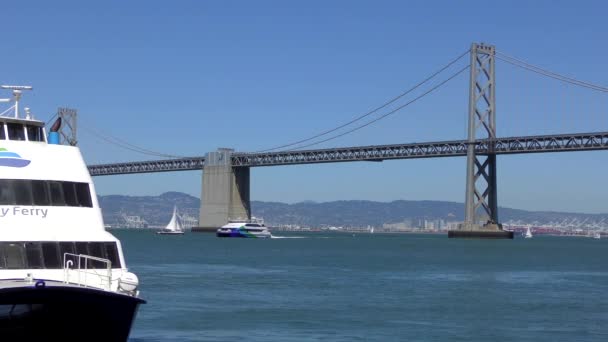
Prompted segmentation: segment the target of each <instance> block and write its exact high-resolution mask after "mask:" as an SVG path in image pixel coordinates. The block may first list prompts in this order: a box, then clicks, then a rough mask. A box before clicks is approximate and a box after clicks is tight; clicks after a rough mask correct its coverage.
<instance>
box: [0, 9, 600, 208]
mask: <svg viewBox="0 0 608 342" xmlns="http://www.w3.org/2000/svg"><path fill="white" fill-rule="evenodd" d="M487 4H488V3H487V2H482V1H407V2H405V1H299V2H295V1H255V2H254V1H171V2H169V1H103V2H102V1H99V2H95V3H93V2H86V3H85V2H82V1H20V2H9V3H6V4H3V10H2V14H1V16H0V18H2V22H3V28H4V34H3V38H4V44H3V51H2V57H1V58H0V60H1V61H2V65H3V68H2V69H0V70H1V71H2V72H1V77H0V82H2V83H15V84H31V85H33V86H34V88H35V91H34V92H33V93H32V94H28V96H27V97H26V98H25V102H26V103H27V105H29V106H30V107H32V110H33V112H34V113H35V114H36V115H37V116H38V117H39V118H41V119H48V118H50V116H51V115H52V114H53V113H54V112H55V111H56V108H57V107H59V106H69V107H73V108H77V109H78V111H79V115H80V117H79V119H80V123H79V145H80V147H81V149H82V152H83V154H84V156H85V160H86V161H87V163H91V164H94V163H105V162H115V161H128V160H146V159H156V157H153V156H146V155H141V154H137V153H134V152H132V151H128V150H125V149H121V148H119V147H117V146H114V145H111V144H107V143H105V142H104V141H102V140H100V139H99V138H98V137H96V136H95V135H94V134H93V133H92V132H93V131H94V132H98V133H102V134H104V135H109V136H113V137H117V138H120V139H122V140H125V141H127V142H129V143H131V144H134V145H138V146H141V147H143V148H146V149H149V150H154V151H158V152H162V153H167V154H173V155H203V154H204V153H205V152H208V151H213V150H215V149H216V148H218V147H232V148H235V149H237V150H239V151H256V150H260V149H264V148H269V147H274V146H276V145H281V144H284V143H290V142H292V141H296V140H299V139H303V138H307V137H310V136H312V135H314V134H316V133H319V132H321V131H323V130H326V129H329V128H333V127H335V126H338V125H340V124H342V123H344V122H347V121H349V120H350V119H352V118H353V117H355V116H357V115H360V114H362V113H365V112H367V111H368V110H370V109H372V108H374V107H375V106H378V105H380V104H382V103H383V102H385V101H386V100H388V99H390V98H392V97H393V96H395V95H397V94H399V93H401V92H402V91H403V90H405V89H408V88H409V87H411V86H412V85H414V84H416V83H417V82H419V81H420V80H422V79H424V78H425V77H427V76H428V75H430V74H431V73H432V72H433V71H435V70H437V69H438V68H440V67H441V66H443V65H444V64H446V63H447V62H448V61H450V60H451V59H453V58H454V57H456V56H457V55H459V54H460V53H462V52H464V51H465V50H466V49H468V48H469V46H470V44H471V43H472V42H486V43H490V44H494V45H496V47H497V49H498V50H499V51H501V52H503V53H506V54H508V55H512V56H515V57H518V58H521V59H524V60H526V61H528V62H530V63H532V64H536V65H539V66H542V67H545V68H547V69H550V70H553V71H556V72H560V73H562V74H565V75H568V76H573V77H576V78H580V79H583V80H587V81H590V82H594V83H598V84H608V69H607V68H606V66H605V65H606V59H607V58H606V57H607V55H608V51H607V49H608V48H607V45H606V44H605V39H606V32H608V27H607V26H608V23H607V22H606V20H605V13H606V10H607V8H606V7H607V6H606V5H605V4H604V3H603V2H601V1H579V2H576V3H574V2H571V1H503V2H493V3H492V4H491V5H492V6H491V8H489V6H488V5H487ZM463 63H464V64H466V60H463ZM464 64H462V65H464ZM454 70H455V69H454ZM454 70H452V72H453V71H454ZM449 75H450V73H449V72H448V73H446V74H445V75H443V76H442V78H440V79H439V80H441V79H443V78H445V77H447V76H449ZM496 94H497V117H498V119H497V120H498V135H500V136H513V135H526V134H548V133H567V132H581V131H605V130H608V96H607V95H606V94H602V93H597V92H593V91H590V90H586V89H578V88H576V87H574V86H571V85H564V84H560V83H559V82H557V81H554V80H546V79H543V78H541V77H539V76H536V75H534V74H530V73H529V72H525V71H522V70H520V69H516V68H514V67H512V66H510V65H508V64H506V63H504V62H500V61H499V62H497V91H496ZM467 104H468V75H467V74H466V73H465V74H462V75H460V76H458V77H457V78H455V79H454V80H453V81H451V82H449V83H448V84H446V85H445V86H444V87H442V88H441V89H439V90H438V91H437V92H436V93H433V94H432V95H431V96H429V97H426V98H424V99H422V100H420V101H419V102H417V103H415V104H414V105H412V106H409V107H407V108H406V109H404V110H403V111H400V112H398V113H397V114H395V115H392V116H390V117H388V118H387V119H385V120H381V121H380V122H378V123H377V124H374V125H372V126H370V127H368V128H365V129H362V130H360V131H358V132H355V133H353V134H350V135H347V136H345V137H342V138H339V139H336V140H332V141H330V142H327V143H324V144H321V145H318V146H316V147H332V146H351V145H369V144H385V143H405V142H414V141H434V140H448V139H462V138H464V137H465V132H466V130H465V125H466V120H465V119H466V113H467ZM498 163H499V164H498V168H499V169H498V177H499V184H498V186H499V189H498V191H499V204H500V205H501V206H508V207H514V208H522V209H530V210H560V211H561V210H569V211H582V212H608V204H607V203H608V202H607V201H606V196H605V192H606V189H607V188H608V186H607V185H606V182H605V176H604V175H605V169H606V166H607V164H608V154H606V152H589V153H564V154H537V155H518V156H501V157H499V159H498ZM464 181H465V159H464V158H445V159H444V158H442V159H425V160H405V161H387V162H383V163H340V164H326V165H302V166H284V167H271V168H256V169H253V170H252V188H251V192H252V199H255V200H270V201H284V202H297V201H302V200H315V201H329V200H338V199H370V200H379V201H390V200H396V199H411V200H422V199H429V200H449V201H458V202H462V201H463V199H464V185H465V184H464ZM95 182H96V186H97V190H98V192H99V193H100V194H104V195H105V194H133V195H156V194H160V193H162V192H165V191H171V190H177V191H183V192H187V193H190V194H193V195H196V196H199V195H200V184H201V172H177V173H165V174H147V175H130V176H111V177H98V178H96V179H95Z"/></svg>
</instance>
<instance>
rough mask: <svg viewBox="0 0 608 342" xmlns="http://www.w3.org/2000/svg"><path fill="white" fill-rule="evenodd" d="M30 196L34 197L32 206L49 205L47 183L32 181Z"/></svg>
mask: <svg viewBox="0 0 608 342" xmlns="http://www.w3.org/2000/svg"><path fill="white" fill-rule="evenodd" d="M32 196H33V197H34V205H50V204H51V198H50V194H49V188H48V186H47V182H45V181H41V180H33V181H32Z"/></svg>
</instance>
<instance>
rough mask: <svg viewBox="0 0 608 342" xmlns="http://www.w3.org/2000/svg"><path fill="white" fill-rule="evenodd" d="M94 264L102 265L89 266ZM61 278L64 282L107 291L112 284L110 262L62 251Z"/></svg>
mask: <svg viewBox="0 0 608 342" xmlns="http://www.w3.org/2000/svg"><path fill="white" fill-rule="evenodd" d="M95 264H98V265H99V264H102V265H103V267H90V266H93V265H95ZM63 279H64V283H66V284H67V283H71V284H76V285H78V286H85V287H87V286H95V287H100V288H103V289H105V290H107V291H109V290H110V289H111V285H112V262H111V261H110V260H108V259H103V258H97V257H94V256H90V255H85V254H72V253H64V254H63ZM89 280H91V282H89Z"/></svg>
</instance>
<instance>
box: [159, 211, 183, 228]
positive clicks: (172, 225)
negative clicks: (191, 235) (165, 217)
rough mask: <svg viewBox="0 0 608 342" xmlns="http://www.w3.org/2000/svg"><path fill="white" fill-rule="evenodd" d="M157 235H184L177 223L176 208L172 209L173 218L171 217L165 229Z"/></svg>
mask: <svg viewBox="0 0 608 342" xmlns="http://www.w3.org/2000/svg"><path fill="white" fill-rule="evenodd" d="M157 234H184V230H183V229H182V225H181V223H180V222H179V217H178V216H177V206H174V207H173V216H172V217H171V221H169V224H167V226H166V227H165V229H163V230H161V231H158V232H157Z"/></svg>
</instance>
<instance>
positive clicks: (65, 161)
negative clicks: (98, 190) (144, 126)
mask: <svg viewBox="0 0 608 342" xmlns="http://www.w3.org/2000/svg"><path fill="white" fill-rule="evenodd" d="M1 88H2V89H7V90H12V93H13V96H12V98H9V99H0V102H4V103H9V105H11V104H12V106H10V108H8V109H7V110H6V111H4V112H2V113H0V340H2V341H126V340H127V338H128V336H129V332H130V329H131V325H132V322H133V320H134V318H135V316H136V312H137V309H138V306H139V304H142V303H145V301H144V300H142V299H140V298H139V297H138V295H139V291H138V285H139V284H138V279H137V276H135V275H134V274H133V273H130V272H129V271H128V269H127V266H126V264H125V259H124V255H123V253H122V248H121V245H120V241H119V240H118V239H116V238H115V237H114V236H113V235H111V234H110V233H108V232H106V231H105V229H104V224H103V219H102V216H101V210H100V208H99V204H98V203H97V196H96V195H95V187H94V186H93V182H92V181H91V176H90V175H89V172H88V169H87V166H86V164H85V162H84V160H83V159H82V156H81V154H80V151H79V149H78V148H77V147H75V146H65V145H60V144H59V133H58V132H57V131H58V129H59V127H60V125H61V119H58V121H56V122H55V124H54V125H53V128H51V132H49V133H48V135H47V132H46V131H45V128H44V123H43V122H42V121H38V120H35V119H34V118H33V116H32V115H31V113H30V112H29V109H28V108H25V115H24V116H23V117H21V115H20V112H19V100H20V97H21V94H22V91H24V90H31V87H24V86H1Z"/></svg>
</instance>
